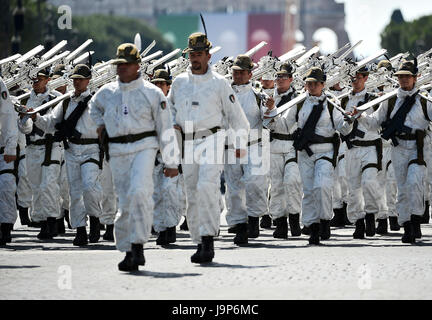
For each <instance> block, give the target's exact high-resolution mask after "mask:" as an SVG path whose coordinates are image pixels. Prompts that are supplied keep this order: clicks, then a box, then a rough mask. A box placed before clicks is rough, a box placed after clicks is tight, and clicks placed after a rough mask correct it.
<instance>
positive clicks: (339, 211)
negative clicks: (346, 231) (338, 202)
mask: <svg viewBox="0 0 432 320" xmlns="http://www.w3.org/2000/svg"><path fill="white" fill-rule="evenodd" d="M333 213H334V216H333V218H332V219H331V220H330V226H331V227H336V228H343V227H344V226H345V216H344V209H343V208H335V209H333Z"/></svg>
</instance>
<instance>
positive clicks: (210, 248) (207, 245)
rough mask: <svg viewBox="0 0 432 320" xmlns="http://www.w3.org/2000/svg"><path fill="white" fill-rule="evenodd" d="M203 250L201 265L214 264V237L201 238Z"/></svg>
mask: <svg viewBox="0 0 432 320" xmlns="http://www.w3.org/2000/svg"><path fill="white" fill-rule="evenodd" d="M201 239H202V250H201V263H209V262H212V260H213V258H214V243H213V237H212V236H205V237H201Z"/></svg>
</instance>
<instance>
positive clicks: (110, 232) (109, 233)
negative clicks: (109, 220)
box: [102, 224, 114, 241]
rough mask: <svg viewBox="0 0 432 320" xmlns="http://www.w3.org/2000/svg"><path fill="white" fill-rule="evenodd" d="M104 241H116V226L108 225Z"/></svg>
mask: <svg viewBox="0 0 432 320" xmlns="http://www.w3.org/2000/svg"><path fill="white" fill-rule="evenodd" d="M102 238H103V239H104V240H107V241H114V225H113V224H107V225H106V230H105V233H104V235H103V236H102Z"/></svg>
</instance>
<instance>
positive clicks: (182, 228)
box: [180, 217, 189, 231]
mask: <svg viewBox="0 0 432 320" xmlns="http://www.w3.org/2000/svg"><path fill="white" fill-rule="evenodd" d="M180 230H184V231H189V227H188V224H187V219H186V217H185V219H184V221H183V223H182V224H181V226H180Z"/></svg>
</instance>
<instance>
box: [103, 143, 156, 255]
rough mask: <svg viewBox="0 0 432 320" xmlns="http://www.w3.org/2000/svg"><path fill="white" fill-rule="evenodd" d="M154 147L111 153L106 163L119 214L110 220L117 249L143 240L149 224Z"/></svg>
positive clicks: (123, 248) (151, 215)
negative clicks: (108, 164) (108, 161)
mask: <svg viewBox="0 0 432 320" xmlns="http://www.w3.org/2000/svg"><path fill="white" fill-rule="evenodd" d="M156 152H157V150H156V149H144V150H141V151H137V152H135V153H131V154H125V155H112V156H111V158H110V166H111V170H112V174H113V178H114V188H115V191H116V193H117V196H118V199H119V202H118V211H119V214H118V215H117V217H116V220H115V222H114V232H115V235H114V237H115V242H116V246H117V249H118V250H120V251H121V252H127V251H131V250H132V248H131V247H132V246H131V244H132V243H134V244H140V243H141V244H143V243H146V242H147V241H148V240H149V238H150V235H151V227H152V224H153V199H152V195H153V170H154V162H155V157H156Z"/></svg>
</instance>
